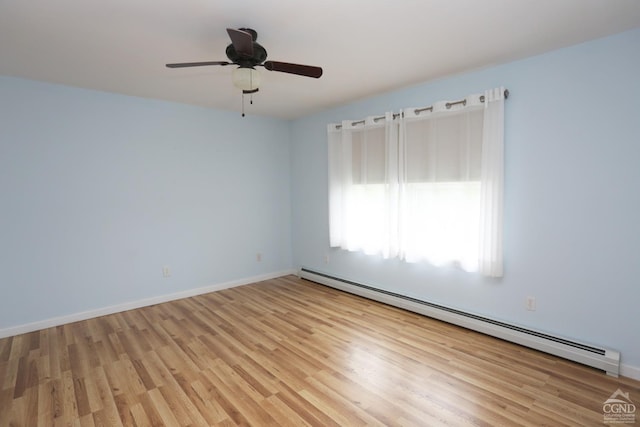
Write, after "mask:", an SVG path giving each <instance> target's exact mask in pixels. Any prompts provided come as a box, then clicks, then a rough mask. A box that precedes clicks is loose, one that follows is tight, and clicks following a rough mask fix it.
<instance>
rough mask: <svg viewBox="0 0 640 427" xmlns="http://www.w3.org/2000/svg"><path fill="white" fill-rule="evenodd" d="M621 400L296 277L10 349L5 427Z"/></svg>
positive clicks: (636, 385)
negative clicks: (610, 398)
mask: <svg viewBox="0 0 640 427" xmlns="http://www.w3.org/2000/svg"><path fill="white" fill-rule="evenodd" d="M618 388H620V389H621V390H622V391H623V392H626V393H629V395H630V397H631V400H633V401H634V402H637V403H640V382H638V381H633V380H630V379H626V378H611V377H608V376H606V375H605V374H604V373H602V372H600V371H597V370H594V369H591V368H588V367H585V366H581V365H578V364H575V363H572V362H568V361H566V360H562V359H559V358H556V357H553V356H549V355H546V354H543V353H540V352H536V351H533V350H529V349H526V348H523V347H520V346H517V345H514V344H510V343H507V342H504V341H500V340H497V339H494V338H491V337H488V336H485V335H482V334H478V333H475V332H471V331H468V330H465V329H462V328H459V327H456V326H452V325H448V324H446V323H442V322H440V321H437V320H433V319H429V318H426V317H423V316H420V315H417V314H414V313H410V312H406V311H403V310H400V309H397V308H394V307H389V306H386V305H383V304H380V303H376V302H372V301H369V300H366V299H363V298H360V297H357V296H353V295H350V294H346V293H343V292H340V291H337V290H334V289H331V288H327V287H324V286H321V285H317V284H314V283H311V282H307V281H304V280H300V279H298V278H297V277H295V276H287V277H283V278H279V279H274V280H269V281H265V282H260V283H255V284H252V285H247V286H241V287H237V288H232V289H227V290H223V291H219V292H214V293H210V294H206V295H201V296H197V297H193V298H187V299H183V300H179V301H173V302H169V303H166V304H159V305H155V306H151V307H145V308H141V309H137V310H132V311H127V312H123V313H118V314H113V315H109V316H104V317H99V318H95V319H91V320H87V321H82V322H77V323H72V324H67V325H64V326H58V327H55V328H50V329H45V330H41V331H37V332H33V333H29V334H24V335H19V336H15V337H10V338H5V339H0V427H5V426H120V425H123V426H161V425H166V426H235V425H252V426H307V425H310V426H322V427H326V426H362V425H373V426H401V425H402V426H437V425H449V426H470V425H477V426H498V425H505V426H511V425H514V426H515V425H530V426H539V425H549V426H564V425H574V426H589V425H602V424H603V409H602V406H603V403H604V401H605V400H606V399H608V398H609V397H610V396H611V395H612V394H613V393H614V392H615V391H616V390H617V389H618ZM634 399H635V400H634ZM638 406H640V405H638ZM638 418H639V419H638V423H640V414H638Z"/></svg>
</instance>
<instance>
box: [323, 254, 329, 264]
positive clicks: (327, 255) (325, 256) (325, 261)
mask: <svg viewBox="0 0 640 427" xmlns="http://www.w3.org/2000/svg"><path fill="white" fill-rule="evenodd" d="M324 263H325V264H329V254H325V255H324Z"/></svg>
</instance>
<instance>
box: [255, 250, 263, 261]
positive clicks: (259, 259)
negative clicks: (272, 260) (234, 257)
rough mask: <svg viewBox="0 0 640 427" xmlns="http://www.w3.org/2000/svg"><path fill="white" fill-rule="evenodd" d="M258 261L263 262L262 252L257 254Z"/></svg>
mask: <svg viewBox="0 0 640 427" xmlns="http://www.w3.org/2000/svg"><path fill="white" fill-rule="evenodd" d="M256 261H258V262H262V254H261V253H260V252H258V253H257V254H256Z"/></svg>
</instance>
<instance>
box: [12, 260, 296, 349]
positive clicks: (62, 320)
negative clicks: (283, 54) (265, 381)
mask: <svg viewBox="0 0 640 427" xmlns="http://www.w3.org/2000/svg"><path fill="white" fill-rule="evenodd" d="M290 274H298V271H297V270H284V271H278V272H273V273H267V274H261V275H259V276H253V277H245V278H243V279H237V280H232V281H229V282H223V283H217V284H215V285H210V286H205V287H202V288H195V289H189V290H187V291H182V292H176V293H173V294H167V295H158V296H155V297H151V298H145V299H141V300H137V301H131V302H125V303H123V304H117V305H112V306H108V307H102V308H97V309H95V310H88V311H82V312H79V313H73V314H69V315H65V316H59V317H53V318H50V319H44V320H38V321H37V322H32V323H26V324H23V325H17V326H11V327H8V328H3V329H0V338H6V337H11V336H15V335H20V334H26V333H29V332H34V331H39V330H41V329H47V328H53V327H56V326H60V325H65V324H67V323H73V322H79V321H81V320H87V319H93V318H94V317H100V316H106V315H108V314H114V313H120V312H123V311H127V310H133V309H135V308H140V307H147V306H150V305H155V304H162V303H164V302H169V301H175V300H179V299H183V298H189V297H193V296H196V295H202V294H207V293H209V292H215V291H220V290H222V289H228V288H234V287H236V286H243V285H248V284H251V283H256V282H262V281H263V280H270V279H275V278H278V277H282V276H288V275H290Z"/></svg>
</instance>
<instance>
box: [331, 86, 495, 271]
mask: <svg viewBox="0 0 640 427" xmlns="http://www.w3.org/2000/svg"><path fill="white" fill-rule="evenodd" d="M503 93H504V89H503V88H499V89H494V90H490V91H487V92H486V93H485V94H484V96H482V95H480V94H477V95H470V96H468V97H467V98H466V99H465V100H464V102H445V101H443V102H438V103H436V104H434V105H433V106H432V107H430V108H428V109H415V108H407V109H404V110H403V111H402V114H401V115H400V116H401V117H399V118H398V119H394V116H393V114H392V113H386V114H385V116H384V117H381V118H372V117H369V118H367V119H366V120H364V121H363V122H352V121H344V122H343V123H342V124H341V125H340V126H339V127H338V126H336V125H329V127H328V134H329V197H330V200H329V208H330V218H329V224H330V244H331V246H332V247H340V248H343V249H347V250H351V251H356V250H357V251H363V252H365V253H367V254H380V255H382V256H383V257H385V258H386V257H400V258H401V259H404V260H406V261H408V262H416V261H421V260H426V261H429V262H431V263H433V264H435V265H441V264H444V263H450V262H455V263H457V264H459V265H460V266H461V267H462V268H464V269H465V270H467V271H479V272H480V273H481V274H484V275H487V276H495V277H499V276H501V275H502V209H503V208H502V204H503V199H502V191H503V146H504V142H503V138H504V137H503V128H504V124H503V122H504V96H503Z"/></svg>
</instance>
